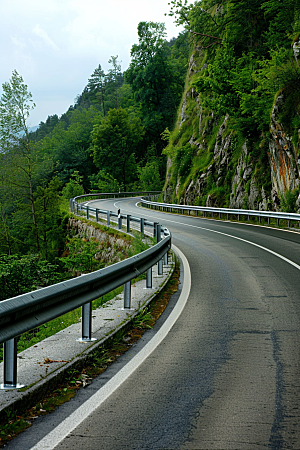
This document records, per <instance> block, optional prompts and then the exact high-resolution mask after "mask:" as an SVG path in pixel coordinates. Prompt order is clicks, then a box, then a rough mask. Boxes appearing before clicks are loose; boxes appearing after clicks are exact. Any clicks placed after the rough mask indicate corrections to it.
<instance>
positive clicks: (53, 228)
mask: <svg viewBox="0 0 300 450" xmlns="http://www.w3.org/2000/svg"><path fill="white" fill-rule="evenodd" d="M61 187H62V182H61V181H60V180H59V179H58V177H55V178H53V179H52V180H51V181H50V182H49V184H48V186H46V187H43V186H38V187H37V190H36V192H35V194H34V197H35V207H36V211H37V225H38V230H39V236H40V247H41V254H42V257H43V258H45V259H53V258H55V257H57V256H59V252H60V251H61V250H62V249H63V247H64V232H63V229H62V227H63V224H62V220H61V213H60V195H61Z"/></svg>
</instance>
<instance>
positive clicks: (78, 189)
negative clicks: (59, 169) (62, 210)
mask: <svg viewBox="0 0 300 450" xmlns="http://www.w3.org/2000/svg"><path fill="white" fill-rule="evenodd" d="M82 179H83V176H81V175H79V172H78V170H75V171H74V172H73V174H72V175H71V179H70V181H69V182H68V183H67V184H66V185H65V187H64V188H63V191H62V193H63V196H64V197H65V198H66V199H68V200H70V198H74V197H77V196H78V195H84V188H83V186H82V184H81V183H82Z"/></svg>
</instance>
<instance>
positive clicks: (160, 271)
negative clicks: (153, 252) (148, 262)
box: [156, 223, 163, 275]
mask: <svg viewBox="0 0 300 450" xmlns="http://www.w3.org/2000/svg"><path fill="white" fill-rule="evenodd" d="M160 241H161V225H160V224H159V223H158V224H157V235H156V242H157V243H158V242H160ZM162 274H163V260H162V259H160V260H159V261H158V275H162Z"/></svg>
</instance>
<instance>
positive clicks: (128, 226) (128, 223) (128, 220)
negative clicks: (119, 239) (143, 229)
mask: <svg viewBox="0 0 300 450" xmlns="http://www.w3.org/2000/svg"><path fill="white" fill-rule="evenodd" d="M130 218H131V215H130V214H127V219H126V221H127V224H126V225H127V233H130Z"/></svg>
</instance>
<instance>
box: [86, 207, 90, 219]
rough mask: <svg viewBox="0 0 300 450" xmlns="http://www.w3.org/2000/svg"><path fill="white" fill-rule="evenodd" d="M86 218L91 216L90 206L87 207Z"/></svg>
mask: <svg viewBox="0 0 300 450" xmlns="http://www.w3.org/2000/svg"><path fill="white" fill-rule="evenodd" d="M86 218H87V219H89V218H90V212H89V207H88V206H87V207H86Z"/></svg>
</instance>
